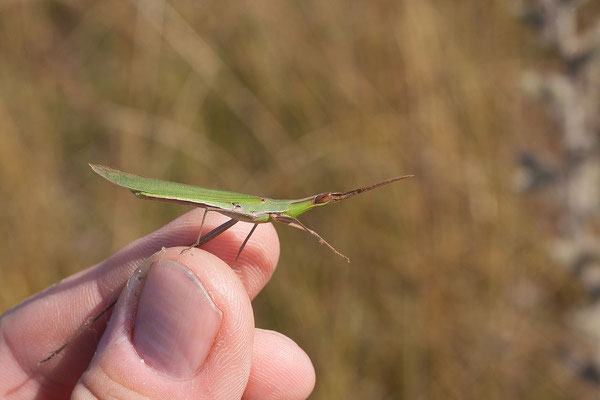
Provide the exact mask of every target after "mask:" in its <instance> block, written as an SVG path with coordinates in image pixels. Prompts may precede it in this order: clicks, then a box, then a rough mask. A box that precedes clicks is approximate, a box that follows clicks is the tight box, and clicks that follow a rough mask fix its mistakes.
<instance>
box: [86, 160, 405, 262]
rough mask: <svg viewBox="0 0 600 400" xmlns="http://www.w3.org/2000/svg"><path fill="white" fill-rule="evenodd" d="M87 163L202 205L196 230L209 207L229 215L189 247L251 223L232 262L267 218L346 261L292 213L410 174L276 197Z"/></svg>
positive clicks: (160, 194) (161, 196)
mask: <svg viewBox="0 0 600 400" xmlns="http://www.w3.org/2000/svg"><path fill="white" fill-rule="evenodd" d="M90 167H92V169H93V170H94V171H95V172H96V173H97V174H99V175H100V176H102V177H103V178H105V179H107V180H109V181H110V182H112V183H114V184H116V185H119V186H123V187H125V188H127V189H129V190H130V191H131V192H132V193H133V194H134V195H135V196H137V197H139V198H141V199H150V200H160V201H166V202H170V203H178V204H187V205H192V206H196V207H201V208H204V209H206V212H205V213H204V216H203V217H202V222H201V223H200V232H202V228H203V226H204V220H205V219H206V214H208V212H210V211H214V212H218V213H220V214H223V215H226V216H228V217H230V218H231V220H229V221H227V222H225V223H224V224H222V225H221V226H219V227H217V228H215V229H214V230H213V231H211V232H210V233H208V234H207V235H204V236H201V235H198V239H197V240H196V242H195V243H194V244H192V246H190V248H192V247H195V246H198V245H200V244H203V243H206V242H207V241H209V240H211V239H213V238H214V237H215V236H217V235H219V234H220V233H222V232H224V231H225V230H227V229H229V228H230V227H231V226H233V225H234V224H235V223H236V222H238V221H245V222H252V223H254V226H253V227H252V229H251V230H250V233H248V236H247V237H246V239H244V241H243V242H242V245H241V246H240V248H239V250H238V253H237V255H236V257H235V261H234V264H235V262H236V261H237V259H238V258H239V256H240V254H241V253H242V250H243V249H244V246H246V243H248V240H249V239H250V237H251V236H252V234H253V233H254V230H255V229H256V227H257V226H258V224H260V223H265V222H271V221H273V222H280V223H284V224H286V225H289V226H292V227H294V228H298V229H301V230H303V231H305V232H307V233H308V234H310V235H312V236H314V237H316V238H317V239H318V240H319V242H320V243H322V244H324V245H326V246H327V247H329V248H330V249H331V250H332V251H333V252H334V253H336V254H337V255H339V256H341V257H343V258H345V259H346V261H348V262H350V259H349V258H348V257H346V256H345V255H343V254H342V253H340V252H339V251H337V250H336V249H335V248H334V247H333V246H332V245H330V244H329V243H327V242H326V241H325V239H323V238H322V237H321V236H320V235H319V234H318V233H316V232H315V231H313V230H311V229H309V228H307V227H306V226H305V225H304V224H303V223H302V222H300V220H298V218H296V217H298V216H299V215H300V214H303V213H305V212H307V211H309V210H311V209H313V208H315V207H321V206H324V205H326V204H330V203H335V202H338V201H341V200H344V199H347V198H349V197H352V196H355V195H357V194H359V193H363V192H366V191H369V190H372V189H375V188H378V187H380V186H384V185H387V184H390V183H392V182H396V181H399V180H401V179H406V178H411V177H413V176H414V175H404V176H398V177H395V178H391V179H387V180H385V181H382V182H378V183H375V184H372V185H368V186H365V187H361V188H358V189H354V190H350V191H348V192H325V193H320V194H316V195H312V196H308V197H304V198H300V199H294V200H280V199H270V198H267V197H261V196H253V195H249V194H243V193H235V192H227V191H224V190H214V189H205V188H201V187H198V186H193V185H186V184H183V183H175V182H169V181H163V180H159V179H151V178H146V177H143V176H139V175H134V174H130V173H128V172H123V171H119V170H117V169H114V168H110V167H106V166H103V165H98V164H90Z"/></svg>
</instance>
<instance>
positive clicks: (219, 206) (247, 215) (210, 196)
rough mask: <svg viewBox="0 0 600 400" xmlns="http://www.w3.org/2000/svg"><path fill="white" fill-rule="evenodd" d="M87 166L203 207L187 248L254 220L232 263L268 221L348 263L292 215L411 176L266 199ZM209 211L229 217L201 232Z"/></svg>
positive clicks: (152, 193) (135, 189) (149, 193)
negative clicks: (301, 233) (293, 230)
mask: <svg viewBox="0 0 600 400" xmlns="http://www.w3.org/2000/svg"><path fill="white" fill-rule="evenodd" d="M90 167H92V169H93V170H94V171H96V173H98V174H99V175H100V176H102V177H103V178H106V179H107V180H109V181H110V182H112V183H115V184H117V185H119V186H123V187H125V188H127V189H129V190H131V192H132V193H133V194H134V195H135V196H137V197H139V198H141V199H150V200H161V201H166V202H170V203H178V204H188V205H192V206H196V207H200V208H204V209H205V210H206V212H205V213H204V215H203V216H202V222H201V223H200V234H199V235H198V239H197V240H196V242H195V243H194V244H192V245H191V246H190V247H189V248H188V249H190V248H192V247H196V246H199V245H201V244H204V243H206V242H208V241H210V240H212V239H214V238H215V237H216V236H218V235H220V234H221V233H223V232H225V231H226V230H227V229H229V228H231V227H232V226H233V225H235V224H236V223H237V222H238V221H246V222H252V223H254V226H253V227H252V229H251V230H250V233H248V236H246V239H244V241H243V242H242V245H241V246H240V248H239V250H238V253H237V256H236V257H235V260H234V262H233V264H234V265H235V262H236V261H237V259H238V258H239V256H240V254H241V253H242V250H243V249H244V246H246V243H248V240H249V239H250V236H252V233H254V230H255V229H256V227H257V226H258V224H260V223H265V222H270V221H274V222H281V223H284V224H287V225H290V226H293V227H294V228H298V229H301V230H303V231H305V232H308V233H309V234H311V235H312V236H315V237H316V238H317V239H318V240H319V242H321V243H323V244H325V245H326V246H327V247H329V248H330V249H331V250H332V251H333V252H335V253H336V254H338V255H340V256H341V257H343V258H345V259H346V261H348V262H350V259H349V258H348V257H346V256H345V255H343V254H342V253H340V252H339V251H337V250H336V249H334V248H333V246H331V245H330V244H329V243H327V242H326V241H325V239H323V238H322V237H321V236H319V234H318V233H316V232H315V231H313V230H311V229H309V228H307V227H306V226H304V224H303V223H302V222H300V221H299V220H298V219H297V218H296V217H297V216H299V215H300V214H303V213H305V212H306V211H308V210H311V209H313V208H315V207H321V206H324V205H326V204H329V203H335V202H336V201H340V200H344V199H347V198H348V197H352V196H354V195H357V194H359V193H362V192H366V191H368V190H372V189H375V188H378V187H380V186H383V185H387V184H389V183H392V182H396V181H399V180H401V179H405V178H411V177H413V175H404V176H399V177H396V178H391V179H387V180H385V181H383V182H379V183H375V184H373V185H369V186H365V187H362V188H358V189H354V190H350V191H349V192H343V193H342V192H325V193H321V194H317V195H313V196H308V197H304V198H301V199H295V200H279V199H269V198H267V197H260V196H252V195H249V194H242V193H235V192H227V191H224V190H214V189H205V188H201V187H198V186H192V185H186V184H183V183H175V182H169V181H163V180H159V179H151V178H145V177H143V176H139V175H134V174H130V173H127V172H123V171H119V170H117V169H114V168H110V167H105V166H103V165H97V164H90ZM209 211H214V212H218V213H220V214H223V215H226V216H228V217H230V218H231V219H230V220H229V221H227V222H225V223H223V224H221V225H219V226H218V227H217V228H215V229H213V230H212V231H210V232H209V233H207V234H205V235H202V228H203V226H204V220H205V219H206V214H208V212H209ZM185 250H187V249H185ZM185 250H183V251H185ZM116 303H117V299H115V300H113V301H111V302H110V304H109V305H108V306H106V307H105V308H104V309H103V310H102V311H101V312H100V314H98V315H97V316H95V317H94V318H93V319H92V320H91V321H88V322H86V323H85V324H84V325H83V326H82V327H81V329H79V330H78V331H77V332H76V333H75V334H74V335H73V336H72V337H71V338H70V339H69V340H67V342H65V343H64V344H63V345H62V346H60V347H59V348H58V349H56V350H54V351H53V352H52V353H50V355H49V356H48V357H46V358H44V359H43V360H41V361H40V362H39V363H38V365H41V364H43V363H45V362H47V361H48V360H50V359H52V358H53V357H54V356H56V355H57V354H59V353H60V352H61V351H62V350H64V349H65V348H66V347H67V346H68V345H69V344H71V343H72V342H73V341H74V340H75V339H77V338H78V337H79V336H81V335H82V334H83V333H84V332H85V331H86V330H87V329H89V327H90V326H92V325H93V324H94V323H95V322H96V321H97V320H98V319H100V317H102V316H103V315H104V314H106V313H107V312H108V311H109V310H110V309H111V308H112V307H114V305H115V304H116Z"/></svg>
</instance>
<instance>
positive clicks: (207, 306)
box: [72, 248, 254, 400]
mask: <svg viewBox="0 0 600 400" xmlns="http://www.w3.org/2000/svg"><path fill="white" fill-rule="evenodd" d="M180 250H181V248H174V249H169V250H165V251H163V252H160V253H158V254H156V255H155V256H154V257H152V258H151V259H150V260H149V261H148V262H147V263H145V264H144V265H143V266H142V267H140V268H138V269H137V270H136V271H135V272H134V274H133V275H132V277H131V279H130V280H129V282H128V284H127V287H126V288H125V289H124V291H123V294H122V295H121V297H120V299H119V302H118V303H117V308H116V309H115V313H114V315H113V318H112V319H111V322H110V324H109V326H108V328H107V330H106V332H105V334H104V337H103V339H102V341H101V342H100V344H99V346H98V350H97V353H96V355H95V356H94V359H93V360H92V363H91V364H90V367H89V368H88V370H87V371H86V372H85V373H84V374H83V375H82V377H81V379H80V380H79V382H78V384H77V386H76V387H75V390H74V392H73V395H72V397H74V398H91V397H93V398H119V399H133V398H135V399H137V398H140V397H143V398H149V399H170V400H175V399H190V398H195V399H208V398H211V399H236V398H240V397H241V395H242V393H243V391H244V388H245V387H246V382H247V380H248V376H249V374H250V363H251V359H252V345H253V334H254V316H253V314H252V307H251V305H250V299H249V297H248V294H247V292H246V289H245V288H244V286H243V285H242V283H241V282H240V280H239V278H238V277H237V276H236V274H235V273H234V272H233V271H232V270H231V268H229V266H228V265H227V264H226V263H225V262H223V261H222V260H220V259H219V258H217V257H215V256H214V255H212V254H210V253H208V252H205V251H202V250H196V249H194V250H192V251H189V252H185V253H183V254H180Z"/></svg>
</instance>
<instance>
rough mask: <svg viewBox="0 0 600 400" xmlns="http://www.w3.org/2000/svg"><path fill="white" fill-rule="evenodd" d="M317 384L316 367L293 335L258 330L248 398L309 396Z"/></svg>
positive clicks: (288, 399)
mask: <svg viewBox="0 0 600 400" xmlns="http://www.w3.org/2000/svg"><path fill="white" fill-rule="evenodd" d="M314 386H315V369H314V367H313V365H312V363H311V361H310V359H309V358H308V356H307V355H306V353H305V352H304V351H303V350H302V349H301V348H300V347H298V345H297V344H296V343H294V341H293V340H291V339H290V338H288V337H286V336H284V335H282V334H281V333H278V332H275V331H269V330H263V329H255V330H254V353H253V355H252V367H251V369H250V378H249V380H248V385H247V386H246V391H245V392H244V396H243V399H244V400H255V399H256V400H259V399H260V400H276V399H277V400H280V399H287V400H292V399H306V398H308V396H309V395H310V394H311V392H312V390H313V388H314Z"/></svg>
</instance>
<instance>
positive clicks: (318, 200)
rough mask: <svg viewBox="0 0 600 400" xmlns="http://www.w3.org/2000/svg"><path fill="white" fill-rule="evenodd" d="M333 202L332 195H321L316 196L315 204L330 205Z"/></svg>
mask: <svg viewBox="0 0 600 400" xmlns="http://www.w3.org/2000/svg"><path fill="white" fill-rule="evenodd" d="M330 200H331V193H321V194H318V195H316V196H315V204H325V203H329V201H330Z"/></svg>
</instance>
